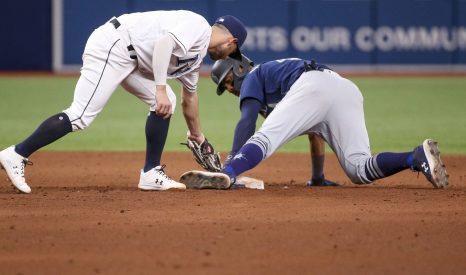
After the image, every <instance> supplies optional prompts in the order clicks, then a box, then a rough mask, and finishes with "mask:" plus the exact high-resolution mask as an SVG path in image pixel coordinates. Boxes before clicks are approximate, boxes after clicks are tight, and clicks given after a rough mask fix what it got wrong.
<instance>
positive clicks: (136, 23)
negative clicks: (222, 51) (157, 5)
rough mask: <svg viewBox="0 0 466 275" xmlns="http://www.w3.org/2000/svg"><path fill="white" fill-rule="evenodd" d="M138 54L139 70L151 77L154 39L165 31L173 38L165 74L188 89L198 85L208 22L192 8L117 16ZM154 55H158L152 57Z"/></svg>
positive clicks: (207, 38) (206, 46)
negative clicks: (173, 44) (174, 46)
mask: <svg viewBox="0 0 466 275" xmlns="http://www.w3.org/2000/svg"><path fill="white" fill-rule="evenodd" d="M118 20H119V21H120V22H121V24H122V26H124V27H125V28H126V30H127V31H128V34H129V38H130V40H131V41H130V42H131V44H132V45H133V47H134V48H135V50H136V53H137V56H138V67H139V70H140V71H141V72H142V73H143V74H144V75H147V76H148V77H149V78H151V79H153V68H152V58H154V57H153V51H154V45H155V42H156V41H157V39H159V38H160V37H162V36H164V35H166V34H168V35H170V36H171V37H172V38H173V40H174V41H175V42H176V45H177V46H176V48H175V50H174V51H173V54H172V57H171V59H170V65H169V67H168V72H167V77H168V78H171V79H173V78H175V79H177V80H178V81H180V82H181V83H182V84H183V86H184V87H186V88H187V89H188V90H190V91H194V90H196V88H197V82H198V79H199V69H200V66H201V63H202V60H203V59H204V57H205V55H206V53H207V48H208V46H209V41H210V36H211V26H210V25H209V23H208V22H207V20H206V19H205V18H204V17H202V16H201V15H199V14H196V13H194V12H191V11H186V10H178V11H150V12H142V13H131V14H124V15H122V16H120V17H118ZM155 58H157V57H155Z"/></svg>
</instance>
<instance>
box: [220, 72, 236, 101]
mask: <svg viewBox="0 0 466 275" xmlns="http://www.w3.org/2000/svg"><path fill="white" fill-rule="evenodd" d="M233 81H234V78H233V71H230V72H229V73H228V74H227V76H226V77H225V79H224V80H223V87H224V88H225V90H227V91H228V92H230V93H232V94H234V95H235V96H239V91H237V90H235V85H234V82H233Z"/></svg>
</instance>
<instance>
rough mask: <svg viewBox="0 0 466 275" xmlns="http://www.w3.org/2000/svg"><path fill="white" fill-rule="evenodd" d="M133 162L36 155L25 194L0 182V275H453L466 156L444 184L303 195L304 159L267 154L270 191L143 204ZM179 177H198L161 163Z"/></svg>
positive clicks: (171, 157) (464, 254) (465, 215)
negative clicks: (446, 185) (443, 186)
mask: <svg viewBox="0 0 466 275" xmlns="http://www.w3.org/2000/svg"><path fill="white" fill-rule="evenodd" d="M143 158H144V154H143V153H57V152H55V153H52V152H41V153H37V154H36V155H34V156H33V157H32V159H31V160H32V161H33V162H34V163H35V165H34V166H29V167H28V168H27V177H28V180H29V182H30V184H31V187H32V189H33V191H32V192H33V193H31V194H29V195H22V194H16V193H15V192H14V191H13V190H12V188H11V187H10V186H8V183H7V182H6V180H5V174H4V173H3V171H2V173H1V174H0V176H1V178H0V239H1V242H0V274H440V273H441V274H462V273H464V271H465V270H466V261H465V259H466V230H465V228H466V164H465V163H466V157H460V156H450V157H444V160H445V163H446V164H447V168H448V171H449V173H450V174H451V177H450V179H451V185H450V187H449V188H448V189H445V190H434V189H433V188H432V186H431V185H430V184H428V183H427V182H426V180H425V179H424V177H423V176H422V174H421V175H419V176H417V174H415V173H412V172H410V171H405V172H403V173H401V174H399V175H397V176H394V177H392V178H389V179H386V180H383V181H380V182H377V183H375V184H372V185H370V186H356V185H352V184H351V183H350V182H349V181H348V180H347V178H346V177H345V175H344V174H343V172H342V170H341V168H340V167H339V165H338V163H337V161H336V159H335V158H334V157H333V155H331V154H329V155H328V156H327V166H326V175H327V176H328V177H329V178H330V179H332V180H336V181H338V182H339V183H341V184H342V185H343V186H341V187H337V188H307V187H304V185H303V183H304V182H305V181H306V180H307V177H308V176H309V171H308V170H309V168H308V167H309V160H308V156H307V155H306V154H297V155H296V154H295V155H292V154H277V155H275V156H273V157H272V158H271V159H269V160H267V161H266V162H264V163H263V164H261V166H259V167H257V168H256V169H254V170H253V171H251V173H249V174H248V175H250V176H252V177H257V178H262V179H264V181H265V183H266V190H228V191H214V190H201V191H196V190H187V191H167V192H141V191H138V190H137V188H136V185H137V181H138V178H139V174H138V173H139V172H138V171H139V169H140V167H141V165H142V163H143ZM163 162H164V163H166V164H167V169H166V171H167V173H168V174H169V175H170V176H172V177H174V178H178V177H179V175H180V174H181V173H182V172H184V171H186V170H190V169H198V167H197V166H196V164H195V163H194V160H192V158H191V156H190V155H188V154H182V153H170V154H165V155H164V159H163Z"/></svg>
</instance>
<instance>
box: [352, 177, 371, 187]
mask: <svg viewBox="0 0 466 275" xmlns="http://www.w3.org/2000/svg"><path fill="white" fill-rule="evenodd" d="M350 180H351V182H352V183H354V184H358V185H364V184H369V183H371V181H365V180H363V179H361V178H360V177H358V176H356V177H350Z"/></svg>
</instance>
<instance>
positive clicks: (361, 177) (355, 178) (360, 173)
mask: <svg viewBox="0 0 466 275" xmlns="http://www.w3.org/2000/svg"><path fill="white" fill-rule="evenodd" d="M360 163H364V161H361V162H360ZM363 168H364V165H358V164H355V165H351V166H349V167H347V169H345V170H346V171H345V172H346V174H347V176H348V177H349V178H350V180H351V182H352V183H354V184H359V185H362V184H369V183H371V182H372V180H371V179H369V178H368V177H367V175H366V173H365V170H364V169H363Z"/></svg>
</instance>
